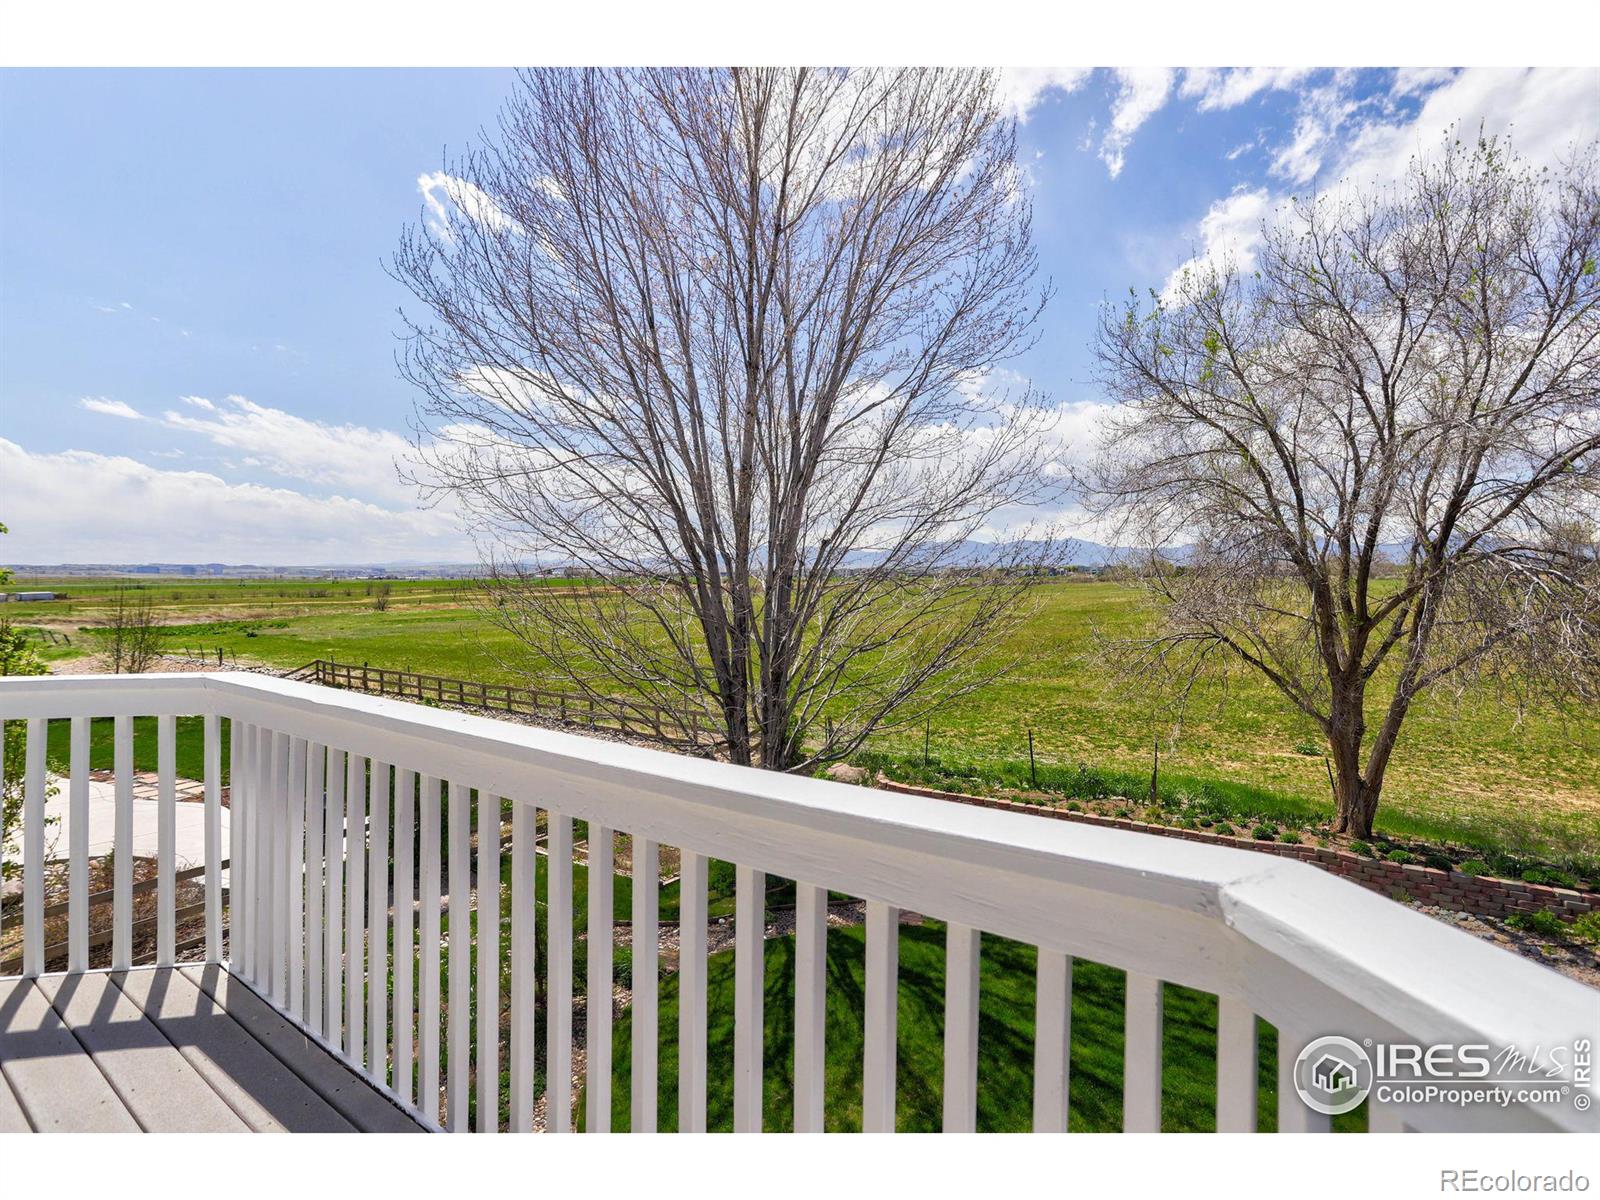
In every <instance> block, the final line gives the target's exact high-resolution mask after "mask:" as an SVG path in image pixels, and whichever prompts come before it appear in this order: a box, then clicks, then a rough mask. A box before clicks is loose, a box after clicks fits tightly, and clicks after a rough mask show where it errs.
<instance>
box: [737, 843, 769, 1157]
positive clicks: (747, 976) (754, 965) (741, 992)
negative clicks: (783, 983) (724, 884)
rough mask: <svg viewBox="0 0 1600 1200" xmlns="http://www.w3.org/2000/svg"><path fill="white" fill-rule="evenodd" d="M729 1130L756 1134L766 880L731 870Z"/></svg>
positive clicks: (746, 869)
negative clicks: (730, 1101) (731, 1055)
mask: <svg viewBox="0 0 1600 1200" xmlns="http://www.w3.org/2000/svg"><path fill="white" fill-rule="evenodd" d="M733 920H734V931H733V1131H734V1132H735V1133H760V1132H761V1100H762V1096H761V1082H762V1076H763V1071H762V1050H763V1045H762V1036H763V1021H762V1016H763V1013H762V1006H761V1000H762V991H763V985H764V984H765V982H766V977H765V962H766V957H765V955H766V933H767V876H766V873H765V872H763V871H757V870H755V869H754V868H753V867H744V866H739V867H735V869H734V918H733Z"/></svg>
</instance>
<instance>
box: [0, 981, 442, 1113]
mask: <svg viewBox="0 0 1600 1200" xmlns="http://www.w3.org/2000/svg"><path fill="white" fill-rule="evenodd" d="M30 1129H31V1130H37V1131H40V1132H53V1131H62V1132H91V1131H127V1132H133V1131H136V1130H139V1129H146V1130H151V1131H160V1132H205V1131H221V1130H231V1131H245V1130H258V1131H278V1130H288V1131H297V1132H298V1131H319V1132H350V1131H352V1130H378V1131H385V1132H390V1131H392V1132H402V1131H405V1132H420V1131H421V1127H420V1126H418V1125H417V1124H416V1122H415V1121H413V1120H412V1119H411V1118H410V1117H409V1116H407V1115H406V1114H405V1113H404V1112H403V1111H402V1110H401V1109H400V1108H399V1107H398V1106H396V1105H395V1104H393V1103H391V1102H390V1101H389V1100H388V1099H387V1098H386V1097H384V1096H383V1095H382V1094H381V1093H379V1092H378V1091H377V1090H376V1089H375V1088H373V1087H372V1085H371V1084H370V1083H369V1082H368V1081H367V1080H365V1079H364V1078H362V1077H361V1076H360V1075H358V1074H357V1073H356V1072H354V1071H353V1070H351V1069H350V1068H349V1067H348V1066H347V1065H345V1064H344V1063H342V1062H341V1061H339V1060H338V1059H337V1058H335V1057H334V1056H333V1055H332V1054H330V1053H329V1052H328V1051H327V1050H325V1049H324V1048H323V1047H321V1046H320V1045H318V1044H317V1042H316V1041H315V1040H313V1039H312V1038H311V1037H310V1036H309V1035H307V1034H306V1033H304V1032H303V1031H301V1030H299V1029H297V1028H296V1027H295V1026H294V1025H293V1024H292V1023H291V1022H289V1021H288V1019H287V1018H285V1017H283V1016H282V1015H281V1014H279V1013H278V1012H277V1010H275V1009H274V1008H273V1007H272V1006H271V1005H270V1004H268V1003H267V1002H266V1001H265V1000H263V999H261V997H259V996H258V995H256V994H255V993H254V992H253V991H251V990H250V989H249V988H248V987H246V986H245V985H244V984H242V983H240V982H238V981H237V980H235V979H232V978H231V977H229V975H228V974H227V972H226V971H224V970H222V969H221V968H219V967H184V968H166V969H159V970H150V969H137V968H136V969H134V970H132V971H126V972H114V973H113V972H104V971H93V972H88V973H86V974H82V975H46V976H43V977H42V978H39V979H0V1133H4V1132H22V1131H26V1130H30Z"/></svg>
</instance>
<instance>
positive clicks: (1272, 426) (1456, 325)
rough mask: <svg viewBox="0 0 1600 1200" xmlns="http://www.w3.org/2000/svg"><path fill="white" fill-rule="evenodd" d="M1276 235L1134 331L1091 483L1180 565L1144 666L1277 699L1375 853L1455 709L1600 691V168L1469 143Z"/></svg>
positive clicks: (1140, 645) (1344, 192)
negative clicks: (1318, 755)
mask: <svg viewBox="0 0 1600 1200" xmlns="http://www.w3.org/2000/svg"><path fill="white" fill-rule="evenodd" d="M1264 233H1265V244H1264V247H1263V249H1262V251H1261V253H1260V260H1259V264H1258V266H1257V268H1256V269H1255V270H1253V271H1248V272H1247V271H1241V270H1239V269H1238V268H1237V266H1236V265H1234V264H1231V263H1225V264H1212V265H1209V266H1201V267H1197V268H1195V269H1192V270H1190V271H1188V272H1186V273H1184V274H1183V275H1182V276H1181V277H1180V278H1179V279H1178V280H1177V281H1175V283H1174V285H1173V286H1172V287H1171V288H1170V289H1169V292H1168V294H1167V295H1166V296H1165V297H1158V298H1154V299H1153V300H1152V301H1151V302H1149V303H1143V304H1141V303H1139V302H1138V301H1137V300H1135V301H1130V302H1129V304H1128V305H1126V306H1123V307H1116V306H1109V307H1108V308H1107V310H1106V313H1105V316H1104V318H1103V320H1102V323H1101V326H1100V329H1099V335H1098V339H1097V348H1098V355H1099V360H1100V363H1101V366H1102V368H1103V372H1104V376H1105V379H1106V382H1107V384H1108V386H1109V388H1110V389H1111V392H1112V393H1113V396H1114V398H1115V399H1117V400H1118V401H1120V402H1121V403H1120V406H1119V407H1118V408H1117V409H1115V410H1114V411H1115V414H1116V415H1115V416H1114V417H1113V418H1112V420H1111V421H1110V423H1109V425H1108V428H1107V429H1106V431H1105V434H1104V440H1103V442H1102V446H1101V450H1100V453H1099V455H1098V457H1097V459H1096V461H1095V463H1094V466H1093V468H1092V469H1091V470H1090V471H1089V473H1088V479H1087V483H1088V485H1089V494H1090V496H1091V499H1092V500H1093V501H1094V502H1095V503H1096V504H1097V505H1098V506H1099V508H1100V509H1101V510H1102V511H1103V512H1104V513H1106V514H1109V515H1111V516H1112V517H1114V518H1115V519H1116V520H1117V521H1118V522H1119V523H1120V527H1121V528H1122V530H1123V534H1122V536H1123V537H1126V538H1128V539H1130V540H1131V541H1132V542H1133V544H1138V545H1143V546H1147V547H1155V548H1157V549H1156V552H1155V553H1153V554H1152V555H1151V556H1150V557H1149V560H1148V561H1147V563H1146V566H1147V568H1148V570H1147V572H1146V579H1147V580H1148V582H1149V583H1150V585H1151V586H1152V587H1153V588H1154V589H1155V591H1156V593H1157V595H1158V597H1159V601H1158V607H1159V608H1160V610H1161V611H1162V613H1163V621H1162V624H1161V627H1160V629H1159V630H1158V631H1157V632H1156V633H1155V634H1154V636H1152V637H1151V638H1149V639H1145V640H1141V641H1138V642H1137V643H1129V644H1127V645H1125V646H1124V647H1123V650H1124V651H1125V652H1127V653H1128V655H1129V657H1128V659H1127V661H1128V662H1129V663H1131V664H1132V665H1133V666H1134V667H1135V668H1139V669H1142V668H1147V667H1160V668H1166V669H1170V670H1172V671H1173V672H1174V673H1175V675H1176V678H1177V681H1179V682H1186V681H1190V680H1192V679H1193V678H1194V672H1195V671H1196V670H1198V669H1199V668H1200V667H1202V666H1203V665H1205V664H1207V663H1208V662H1210V663H1216V664H1225V663H1232V664H1243V665H1244V666H1245V667H1247V668H1248V669H1250V670H1253V671H1255V672H1259V674H1260V675H1262V676H1264V677H1265V678H1266V679H1268V680H1270V681H1271V682H1272V683H1273V684H1274V685H1275V686H1276V687H1277V688H1278V690H1279V691H1281V692H1282V693H1283V695H1285V696H1286V697H1287V698H1288V699H1289V701H1290V702H1291V703H1292V704H1293V705H1294V706H1295V707H1296V708H1297V709H1299V710H1300V711H1301V712H1302V713H1304V714H1305V715H1306V716H1307V717H1308V718H1310V719H1311V720H1312V721H1314V722H1315V723H1316V725H1317V727H1318V728H1319V729H1320V730H1321V731H1322V733H1323V734H1324V736H1325V737H1326V740H1327V745H1328V749H1329V756H1330V758H1331V760H1332V764H1333V769H1334V778H1335V798H1336V807H1337V814H1336V824H1337V829H1338V830H1340V831H1343V832H1349V833H1351V834H1355V835H1358V836H1363V837H1366V836H1370V835H1371V833H1372V824H1373V817H1374V815H1375V813H1376V811H1377V808H1378V800H1379V796H1380V793H1381V791H1382V788H1383V782H1384V775H1385V772H1386V770H1387V768H1388V766H1389V763H1390V759H1391V756H1392V755H1393V753H1394V750H1395V745H1396V742H1397V740H1398V739H1399V737H1400V733H1401V729H1402V727H1403V725H1404V722H1405V720H1406V715H1407V713H1408V712H1409V711H1410V709H1411V707H1412V705H1413V704H1414V703H1415V701H1416V699H1417V697H1418V696H1419V695H1421V694H1422V693H1423V692H1424V691H1425V690H1426V689H1427V688H1429V687H1432V686H1434V685H1436V684H1440V683H1442V682H1443V681H1447V680H1455V681H1457V682H1458V683H1464V682H1465V681H1468V680H1471V679H1476V678H1483V677H1491V678H1493V679H1496V680H1499V681H1500V682H1501V683H1504V684H1506V685H1508V686H1510V687H1513V688H1517V689H1534V690H1540V691H1543V692H1545V693H1547V694H1549V695H1552V696H1566V697H1572V696H1573V695H1577V696H1579V697H1582V698H1585V699H1586V700H1588V701H1591V702H1592V701H1593V700H1594V699H1596V698H1597V696H1600V686H1597V685H1600V676H1597V671H1596V662H1597V658H1596V655H1597V646H1600V571H1597V558H1596V546H1597V543H1596V537H1597V534H1596V521H1597V517H1600V370H1597V368H1600V273H1597V266H1596V262H1597V259H1600V192H1597V182H1596V174H1595V149H1594V147H1588V148H1580V149H1579V150H1577V151H1575V154H1574V157H1573V158H1572V159H1571V160H1570V161H1569V162H1568V164H1567V165H1566V166H1564V167H1563V168H1562V169H1560V170H1556V171H1535V170H1534V169H1532V168H1531V167H1529V166H1528V165H1527V164H1526V163H1525V162H1523V161H1521V160H1520V159H1519V158H1517V157H1516V156H1515V154H1514V153H1512V151H1511V150H1510V148H1509V147H1508V146H1507V145H1506V144H1505V143H1503V142H1497V141H1494V140H1489V139H1479V140H1477V141H1476V142H1472V141H1467V142H1463V141H1459V140H1454V139H1450V138H1447V139H1446V140H1445V142H1444V144H1443V145H1442V146H1441V147H1440V148H1439V149H1438V152H1437V153H1434V154H1431V155H1428V156H1426V157H1424V158H1420V159H1418V160H1415V161H1413V163H1412V164H1411V166H1410V169H1409V171H1408V172H1407V173H1406V174H1405V175H1404V177H1403V178H1402V179H1401V180H1400V181H1398V182H1397V183H1395V184H1393V185H1390V186H1384V187H1376V186H1370V185H1369V186H1366V187H1362V186H1358V185H1354V184H1343V185H1341V186H1339V187H1338V188H1335V189H1333V190H1332V191H1330V192H1328V193H1326V194H1323V195H1320V196H1313V197H1311V198H1304V199H1298V200H1296V201H1294V202H1292V203H1291V205H1290V206H1289V207H1288V208H1287V210H1286V211H1285V212H1283V213H1282V214H1280V218H1279V219H1277V220H1275V221H1273V222H1270V223H1269V224H1268V225H1267V226H1266V228H1265V230H1264ZM1180 547H1182V548H1184V549H1183V551H1182V552H1181V553H1174V551H1175V550H1177V549H1178V548H1180Z"/></svg>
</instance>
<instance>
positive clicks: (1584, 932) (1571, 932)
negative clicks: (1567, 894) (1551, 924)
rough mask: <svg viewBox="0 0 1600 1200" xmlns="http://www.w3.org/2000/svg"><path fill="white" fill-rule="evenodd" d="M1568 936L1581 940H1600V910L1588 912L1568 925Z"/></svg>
mask: <svg viewBox="0 0 1600 1200" xmlns="http://www.w3.org/2000/svg"><path fill="white" fill-rule="evenodd" d="M1567 936H1568V937H1570V938H1572V939H1573V940H1575V941H1579V942H1600V912H1586V913H1584V914H1583V916H1581V917H1579V918H1578V919H1577V920H1575V921H1573V922H1572V923H1571V924H1569V925H1568V926H1567Z"/></svg>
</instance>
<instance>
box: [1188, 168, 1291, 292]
mask: <svg viewBox="0 0 1600 1200" xmlns="http://www.w3.org/2000/svg"><path fill="white" fill-rule="evenodd" d="M1272 203H1273V202H1272V197H1271V195H1270V194H1269V193H1268V191H1267V189H1266V188H1256V189H1254V190H1251V189H1248V188H1239V189H1238V190H1236V191H1235V192H1234V193H1233V194H1232V195H1230V196H1226V197H1224V198H1223V199H1221V200H1215V201H1212V204H1211V207H1210V208H1209V209H1207V210H1206V215H1205V216H1203V217H1201V218H1200V224H1199V227H1198V230H1197V232H1198V235H1199V243H1200V244H1199V246H1198V248H1197V249H1196V251H1195V256H1194V257H1193V258H1191V259H1190V260H1189V261H1188V262H1186V263H1184V264H1183V265H1182V266H1180V267H1178V268H1177V269H1176V270H1174V271H1173V272H1172V274H1171V275H1169V276H1167V282H1166V284H1165V285H1164V288H1163V294H1164V295H1166V296H1167V297H1169V298H1170V297H1171V296H1172V294H1173V292H1174V290H1175V288H1176V286H1177V283H1178V281H1179V279H1181V278H1182V276H1183V273H1184V272H1185V271H1188V270H1191V269H1194V268H1197V267H1199V266H1201V265H1203V264H1204V263H1207V262H1215V263H1218V264H1219V265H1220V264H1221V263H1224V262H1229V261H1231V262H1232V263H1233V264H1234V265H1235V266H1237V267H1238V268H1239V269H1240V270H1241V271H1250V270H1252V269H1253V268H1254V267H1255V262H1256V248H1257V247H1258V246H1260V244H1261V236H1262V228H1261V222H1262V220H1263V219H1264V218H1265V217H1266V216H1267V214H1268V213H1269V212H1270V211H1271V210H1272Z"/></svg>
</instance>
